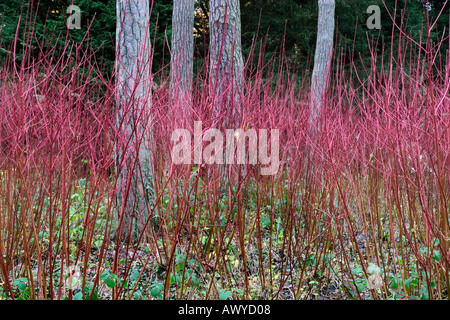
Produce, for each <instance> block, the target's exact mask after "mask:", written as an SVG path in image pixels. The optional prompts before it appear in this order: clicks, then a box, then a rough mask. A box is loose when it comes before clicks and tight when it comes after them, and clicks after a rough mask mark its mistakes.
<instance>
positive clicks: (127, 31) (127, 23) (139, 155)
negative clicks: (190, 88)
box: [114, 0, 153, 240]
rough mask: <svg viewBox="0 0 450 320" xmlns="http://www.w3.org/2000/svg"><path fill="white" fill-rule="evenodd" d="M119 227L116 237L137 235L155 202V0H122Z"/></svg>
mask: <svg viewBox="0 0 450 320" xmlns="http://www.w3.org/2000/svg"><path fill="white" fill-rule="evenodd" d="M116 6H117V28H116V50H117V51H116V103H117V108H118V112H117V119H116V127H117V129H118V132H119V133H120V139H119V142H118V150H117V153H116V159H115V160H116V175H117V188H118V189H117V192H116V203H115V204H116V212H117V217H116V230H115V234H114V237H115V238H120V239H122V240H136V239H137V238H138V237H139V235H140V234H141V233H142V232H143V229H144V223H145V221H146V219H147V218H148V214H149V209H150V207H151V205H152V202H151V201H152V195H151V194H152V190H153V183H152V181H153V180H152V179H153V169H152V161H151V152H150V151H151V149H150V145H149V143H151V130H150V128H149V122H150V114H149V110H150V106H151V84H152V78H151V70H150V62H151V51H150V34H149V18H150V12H149V11H150V6H149V0H117V2H116Z"/></svg>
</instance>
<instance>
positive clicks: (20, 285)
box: [17, 282, 27, 291]
mask: <svg viewBox="0 0 450 320" xmlns="http://www.w3.org/2000/svg"><path fill="white" fill-rule="evenodd" d="M17 287H18V288H19V290H21V291H23V290H25V289H26V288H27V284H26V283H23V282H19V284H18V285H17Z"/></svg>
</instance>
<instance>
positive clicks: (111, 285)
mask: <svg viewBox="0 0 450 320" xmlns="http://www.w3.org/2000/svg"><path fill="white" fill-rule="evenodd" d="M106 285H107V286H108V287H109V288H111V289H112V288H114V287H115V286H116V281H114V280H113V279H111V278H108V280H106Z"/></svg>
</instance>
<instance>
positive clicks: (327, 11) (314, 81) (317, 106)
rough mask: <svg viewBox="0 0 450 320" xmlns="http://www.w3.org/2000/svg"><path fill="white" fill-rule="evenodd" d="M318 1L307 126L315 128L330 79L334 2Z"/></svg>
mask: <svg viewBox="0 0 450 320" xmlns="http://www.w3.org/2000/svg"><path fill="white" fill-rule="evenodd" d="M318 1H319V21H318V24H317V26H318V27H317V40H316V51H315V55H314V69H313V73H312V78H311V99H310V103H311V107H310V110H311V111H310V112H311V113H310V116H309V124H310V125H311V126H313V127H315V128H316V130H317V124H316V120H317V119H318V117H319V115H320V112H321V108H322V104H323V99H324V97H325V94H326V90H327V87H328V83H329V81H328V80H329V78H330V66H331V58H332V54H333V38H334V10H335V2H334V0H318Z"/></svg>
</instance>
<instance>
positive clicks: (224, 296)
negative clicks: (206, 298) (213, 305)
mask: <svg viewBox="0 0 450 320" xmlns="http://www.w3.org/2000/svg"><path fill="white" fill-rule="evenodd" d="M232 295H233V294H232V293H231V291H226V290H223V289H222V290H220V293H219V300H227V299H228V298H229V297H231V296H232Z"/></svg>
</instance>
